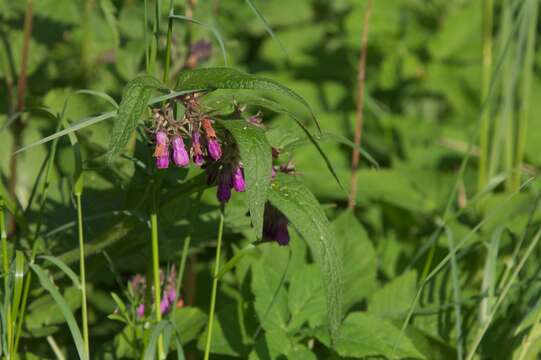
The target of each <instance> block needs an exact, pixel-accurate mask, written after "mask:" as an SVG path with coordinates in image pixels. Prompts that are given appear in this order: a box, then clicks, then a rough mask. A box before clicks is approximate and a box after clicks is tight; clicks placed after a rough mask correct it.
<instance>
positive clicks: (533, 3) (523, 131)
mask: <svg viewBox="0 0 541 360" xmlns="http://www.w3.org/2000/svg"><path fill="white" fill-rule="evenodd" d="M528 5H529V6H530V8H529V11H528V14H529V16H530V19H529V23H528V26H529V27H528V39H527V43H526V55H525V57H524V65H523V67H522V71H523V72H522V88H521V102H520V113H519V117H518V118H519V121H518V129H517V133H518V137H517V150H516V153H515V155H516V157H515V169H514V172H513V185H512V186H513V189H515V190H516V189H518V188H519V187H520V181H521V169H522V163H523V161H524V152H525V148H526V137H527V133H528V117H529V116H530V105H531V102H530V100H531V88H532V78H533V75H534V74H533V71H534V60H535V39H536V32H537V11H538V7H539V5H538V1H537V0H529V4H528Z"/></svg>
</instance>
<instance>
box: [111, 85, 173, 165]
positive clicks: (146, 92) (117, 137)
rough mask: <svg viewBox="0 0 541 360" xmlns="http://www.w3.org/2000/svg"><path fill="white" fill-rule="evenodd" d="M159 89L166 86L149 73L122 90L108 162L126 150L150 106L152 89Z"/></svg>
mask: <svg viewBox="0 0 541 360" xmlns="http://www.w3.org/2000/svg"><path fill="white" fill-rule="evenodd" d="M157 89H163V90H165V87H164V85H163V84H162V83H161V82H160V81H159V80H157V79H156V78H154V77H152V76H149V75H140V76H138V77H136V78H135V79H133V80H131V81H130V82H128V84H127V85H126V87H125V88H124V90H123V92H122V101H121V102H120V106H119V108H118V113H117V120H116V122H115V124H114V126H113V131H112V134H111V140H110V141H109V149H108V151H107V162H111V161H112V160H113V159H114V157H115V156H117V155H118V154H120V153H121V152H122V151H123V150H124V147H125V146H126V144H127V143H128V141H129V139H130V136H131V135H132V133H133V131H134V130H135V127H136V126H137V122H138V121H139V119H140V118H141V116H142V115H143V112H144V111H145V109H146V108H147V106H148V105H147V104H148V102H149V100H150V95H151V94H152V90H157Z"/></svg>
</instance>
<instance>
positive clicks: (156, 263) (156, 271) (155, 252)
mask: <svg viewBox="0 0 541 360" xmlns="http://www.w3.org/2000/svg"><path fill="white" fill-rule="evenodd" d="M150 227H151V237H152V239H151V240H152V275H153V283H154V316H155V320H156V323H159V322H160V321H161V320H162V313H161V311H160V302H161V296H160V295H161V294H160V291H161V289H160V254H159V249H158V215H157V212H156V202H155V200H154V204H153V209H152V213H151V214H150ZM163 357H164V351H163V337H162V336H161V335H160V337H159V339H158V359H162V358H163Z"/></svg>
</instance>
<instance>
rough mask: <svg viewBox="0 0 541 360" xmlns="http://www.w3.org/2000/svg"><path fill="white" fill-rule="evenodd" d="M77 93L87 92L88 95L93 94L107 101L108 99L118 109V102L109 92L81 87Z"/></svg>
mask: <svg viewBox="0 0 541 360" xmlns="http://www.w3.org/2000/svg"><path fill="white" fill-rule="evenodd" d="M75 94H86V95H92V96H95V97H98V98H101V99H103V100H105V101H107V102H108V103H109V104H111V105H113V107H114V108H115V109H118V103H117V102H116V101H115V99H113V98H112V97H111V96H110V95H109V94H106V93H104V92H101V91H94V90H88V89H81V90H77V91H75Z"/></svg>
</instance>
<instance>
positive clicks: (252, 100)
mask: <svg viewBox="0 0 541 360" xmlns="http://www.w3.org/2000/svg"><path fill="white" fill-rule="evenodd" d="M233 100H237V101H239V102H241V103H243V104H247V105H254V106H259V107H263V108H265V109H268V110H270V111H273V112H275V113H278V114H284V115H287V116H289V117H290V118H291V119H293V120H294V121H295V122H296V123H297V125H298V126H299V127H300V128H301V129H302V131H303V132H304V133H305V134H306V137H307V139H308V140H309V141H310V142H311V143H312V145H314V146H315V148H316V150H317V151H318V152H319V155H321V157H322V158H323V161H325V164H326V165H327V168H328V169H329V171H330V172H331V174H332V176H333V177H334V179H335V180H336V182H337V183H338V185H339V186H340V187H341V188H342V189H344V187H343V186H342V183H341V182H340V179H339V178H338V175H337V174H336V171H335V170H334V167H333V166H332V164H331V161H330V160H329V157H328V156H327V154H325V152H324V151H323V149H322V148H321V146H320V145H319V142H318V140H319V139H316V137H315V136H314V135H312V133H311V132H310V130H308V128H307V127H306V125H305V124H304V123H303V122H302V121H301V120H300V119H299V117H298V116H297V115H296V114H295V113H293V112H292V111H289V110H288V109H286V108H285V107H284V106H282V105H281V104H279V103H277V102H275V101H273V100H270V99H266V98H264V97H261V96H254V95H249V94H248V95H242V96H239V95H235V96H234V97H233V98H232V99H231V102H232V101H233ZM361 151H364V150H362V149H361Z"/></svg>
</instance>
